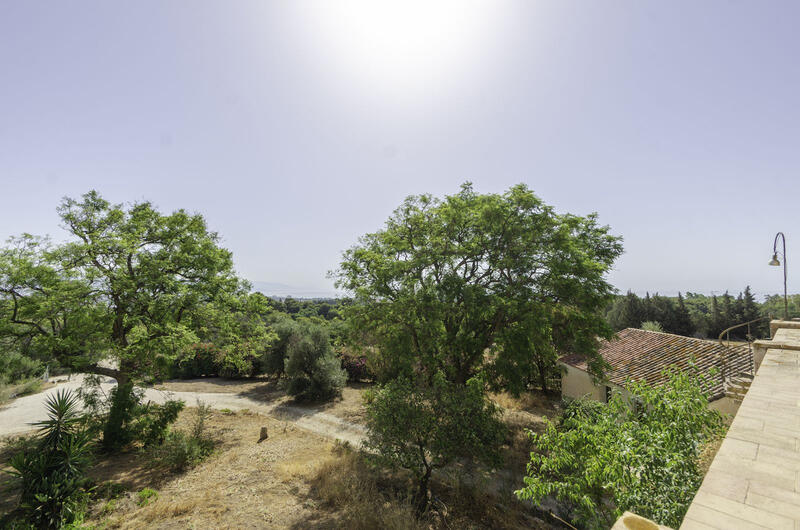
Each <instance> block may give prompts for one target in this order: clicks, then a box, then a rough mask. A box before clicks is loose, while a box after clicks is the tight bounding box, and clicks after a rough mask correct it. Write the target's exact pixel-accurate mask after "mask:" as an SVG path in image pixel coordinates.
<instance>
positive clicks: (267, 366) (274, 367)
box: [260, 318, 300, 377]
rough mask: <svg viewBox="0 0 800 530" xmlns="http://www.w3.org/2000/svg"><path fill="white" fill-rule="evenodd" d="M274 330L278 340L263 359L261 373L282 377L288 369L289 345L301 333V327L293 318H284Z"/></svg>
mask: <svg viewBox="0 0 800 530" xmlns="http://www.w3.org/2000/svg"><path fill="white" fill-rule="evenodd" d="M272 330H273V331H274V332H275V333H276V334H277V336H278V339H277V340H276V341H275V342H274V343H273V344H272V346H271V347H270V348H269V350H267V352H266V354H264V356H263V357H262V359H261V366H260V371H261V372H262V373H265V374H269V375H274V376H275V377H281V376H282V375H283V374H284V371H285V369H286V357H287V354H288V348H289V343H290V342H291V340H292V337H293V336H294V335H296V334H297V333H298V332H299V330H300V326H299V324H297V323H296V322H295V321H294V320H292V319H291V318H284V319H281V320H278V321H277V322H276V323H275V324H273V326H272Z"/></svg>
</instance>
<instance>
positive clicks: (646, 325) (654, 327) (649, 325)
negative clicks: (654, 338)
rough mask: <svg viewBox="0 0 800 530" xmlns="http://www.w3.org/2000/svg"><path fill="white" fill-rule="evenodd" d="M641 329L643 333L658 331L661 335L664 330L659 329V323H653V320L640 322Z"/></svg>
mask: <svg viewBox="0 0 800 530" xmlns="http://www.w3.org/2000/svg"><path fill="white" fill-rule="evenodd" d="M642 329H643V330H645V331H658V332H661V333H663V332H664V328H663V327H661V323H660V322H655V321H653V320H648V321H647V322H642Z"/></svg>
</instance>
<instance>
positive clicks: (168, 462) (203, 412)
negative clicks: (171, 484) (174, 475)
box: [150, 401, 214, 472]
mask: <svg viewBox="0 0 800 530" xmlns="http://www.w3.org/2000/svg"><path fill="white" fill-rule="evenodd" d="M210 414H211V407H209V406H208V405H205V404H204V403H202V402H201V401H198V402H197V410H196V411H195V418H194V422H193V424H192V431H191V433H189V434H187V433H185V432H183V431H174V432H169V433H167V435H166V437H165V439H164V442H163V443H162V444H161V445H159V446H155V447H152V448H151V451H150V455H151V457H152V461H153V462H154V464H155V465H160V466H164V467H166V468H168V469H169V470H171V471H174V472H179V471H185V470H186V469H191V468H193V467H195V466H196V465H197V464H199V463H200V462H202V461H203V460H204V459H205V458H206V457H207V456H208V455H210V454H211V452H212V451H213V450H214V442H213V441H212V440H210V439H209V438H208V437H207V436H206V435H205V421H206V419H207V418H208V416H209V415H210Z"/></svg>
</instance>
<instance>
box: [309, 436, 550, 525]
mask: <svg viewBox="0 0 800 530" xmlns="http://www.w3.org/2000/svg"><path fill="white" fill-rule="evenodd" d="M366 458H367V457H365V455H364V454H362V453H358V452H356V451H353V450H351V449H349V448H347V447H341V446H337V447H335V448H334V449H333V450H332V452H331V454H330V458H329V460H328V461H326V462H325V463H324V464H322V465H321V466H320V467H319V468H318V470H317V472H316V474H315V475H314V476H313V477H312V479H311V484H312V490H311V491H312V494H314V495H315V496H316V497H318V498H319V500H320V501H321V502H322V507H323V508H324V509H327V510H329V511H330V516H329V517H319V518H318V519H316V520H314V521H308V522H307V525H306V527H308V528H348V529H354V530H368V529H373V528H387V529H397V530H415V529H423V528H424V529H448V528H473V529H479V528H486V529H489V528H520V529H521V528H527V529H536V528H551V526H550V525H548V524H547V523H545V522H544V521H542V520H541V519H538V518H536V517H533V516H532V515H531V513H530V510H529V509H528V508H527V507H525V506H523V505H522V504H521V503H520V502H518V501H517V500H516V498H515V497H514V496H513V493H512V492H511V491H510V490H508V489H505V488H502V487H498V480H497V476H496V475H495V474H492V473H487V472H486V471H485V470H483V471H481V470H472V471H465V470H464V469H463V468H462V467H461V466H452V467H451V468H449V469H447V470H443V471H441V472H437V473H436V474H434V478H433V479H432V481H431V490H432V493H433V498H432V501H431V506H430V509H429V511H428V512H427V513H426V514H425V515H424V516H423V517H422V519H417V518H415V516H414V509H413V506H412V504H411V498H412V496H413V493H414V488H415V484H414V482H413V481H412V480H411V476H410V475H409V474H408V473H405V472H402V471H398V472H390V471H386V470H383V469H377V468H374V467H373V466H371V465H370V464H369V463H368V462H367V460H366ZM499 482H502V480H500V481H499ZM312 523H313V524H312Z"/></svg>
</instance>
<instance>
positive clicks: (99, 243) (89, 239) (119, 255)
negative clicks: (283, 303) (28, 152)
mask: <svg viewBox="0 0 800 530" xmlns="http://www.w3.org/2000/svg"><path fill="white" fill-rule="evenodd" d="M58 213H59V215H60V217H61V220H62V222H63V225H64V227H65V228H66V230H67V231H68V232H69V234H70V235H71V236H72V239H71V240H70V241H68V242H66V243H64V244H61V245H59V246H56V247H52V246H50V245H49V244H47V242H46V241H44V240H39V239H36V238H33V237H32V236H27V235H26V236H23V237H22V238H19V239H17V240H15V241H12V245H11V246H10V247H8V248H5V249H3V250H2V252H0V295H1V296H2V297H1V298H0V311H2V313H0V322H2V324H0V335H2V336H7V337H13V338H15V339H17V340H27V341H29V343H30V344H32V347H33V348H35V349H37V350H40V351H42V352H44V353H46V355H47V356H48V357H51V358H54V359H55V360H57V361H58V362H59V363H61V364H62V365H64V366H68V367H70V368H72V369H74V370H80V371H86V372H90V373H95V374H99V375H105V376H109V377H113V378H114V379H116V381H117V383H118V388H117V391H116V392H115V397H116V399H115V402H114V403H113V404H112V407H111V413H110V414H109V420H108V423H107V425H106V428H105V435H104V441H105V442H106V443H107V444H112V445H113V444H114V442H113V440H114V435H115V433H118V432H119V431H120V429H122V427H123V426H122V424H121V423H120V421H121V420H120V418H124V417H126V414H125V412H124V411H120V410H117V409H119V407H123V406H127V405H129V404H130V403H131V401H132V400H131V399H129V398H130V393H131V392H132V389H133V382H134V380H135V379H136V378H138V377H141V376H142V375H143V374H151V375H152V374H157V373H159V371H163V370H165V369H166V367H167V366H168V365H169V364H170V359H171V358H174V356H175V355H177V353H178V352H179V351H180V350H181V349H182V348H183V347H185V346H186V345H187V344H189V343H192V342H196V341H197V337H196V335H195V334H194V332H193V330H192V329H191V328H190V326H189V325H187V320H189V319H187V318H186V316H187V315H188V314H189V313H191V312H192V311H193V310H195V309H196V308H198V307H199V306H201V305H202V304H205V303H209V302H212V301H214V300H216V299H218V298H219V297H220V296H222V295H223V294H225V293H233V292H236V291H237V290H238V289H240V287H241V285H240V281H239V280H238V279H237V278H236V276H235V274H234V272H233V261H232V258H231V253H230V252H229V251H227V250H225V249H223V248H221V247H220V246H219V238H218V236H217V234H215V233H214V232H210V231H209V230H208V228H207V227H206V223H205V221H204V219H203V217H202V216H200V215H191V214H188V213H187V212H185V211H183V210H178V211H176V212H173V213H172V214H169V215H164V214H161V213H159V212H158V211H157V210H156V209H155V208H154V207H153V206H152V205H151V204H150V203H148V202H143V203H137V204H133V205H132V206H130V207H129V208H127V209H126V208H123V206H121V205H111V204H110V203H109V202H108V201H106V200H104V199H103V198H102V197H100V195H99V194H98V193H97V192H95V191H91V192H89V193H87V194H85V195H84V196H83V197H82V199H81V200H80V201H78V200H74V199H69V198H67V199H64V201H63V202H62V203H61V206H60V207H59V208H58ZM103 360H107V361H109V362H108V363H101V361H103Z"/></svg>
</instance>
